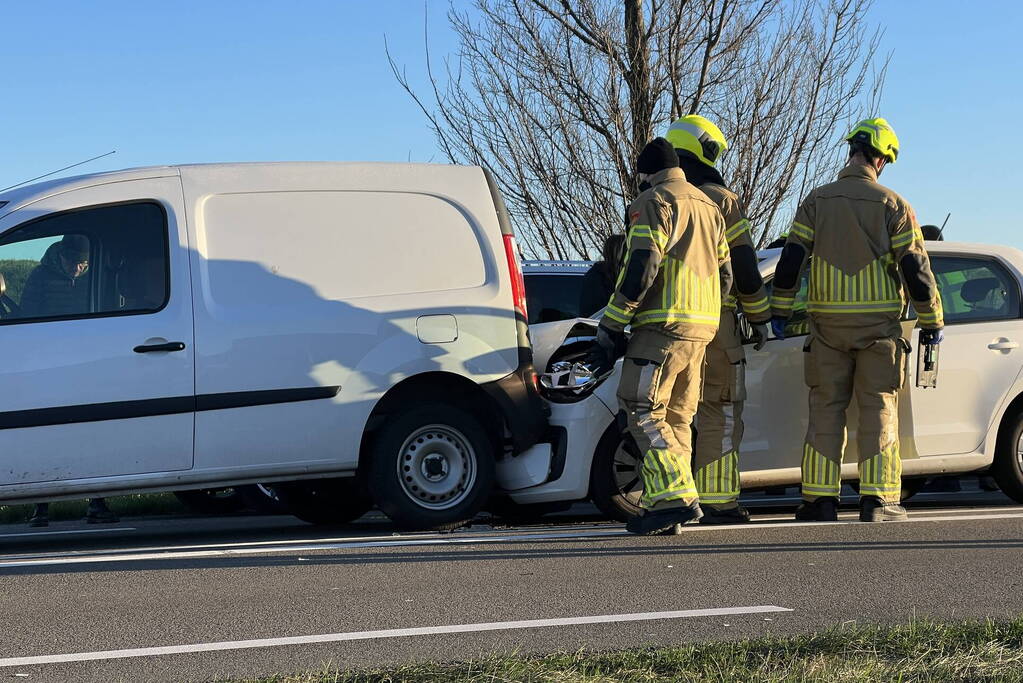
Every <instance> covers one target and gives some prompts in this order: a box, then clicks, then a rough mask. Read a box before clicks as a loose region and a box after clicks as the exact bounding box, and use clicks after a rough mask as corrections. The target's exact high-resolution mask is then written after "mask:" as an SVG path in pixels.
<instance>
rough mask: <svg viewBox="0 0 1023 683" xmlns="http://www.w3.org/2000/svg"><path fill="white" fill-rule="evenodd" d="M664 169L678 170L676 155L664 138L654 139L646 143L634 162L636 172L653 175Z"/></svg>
mask: <svg viewBox="0 0 1023 683" xmlns="http://www.w3.org/2000/svg"><path fill="white" fill-rule="evenodd" d="M666 168H678V154H676V153H675V148H674V147H672V146H671V143H670V142H668V141H667V140H665V139H664V138H654V139H653V140H651V141H650V142H648V143H647V145H646V147H644V148H643V151H642V152H640V153H639V159H637V160H636V170H637V171H639V172H640V173H649V174H654V173H657V172H658V171H663V170H664V169H666Z"/></svg>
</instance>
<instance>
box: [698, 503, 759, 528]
mask: <svg viewBox="0 0 1023 683" xmlns="http://www.w3.org/2000/svg"><path fill="white" fill-rule="evenodd" d="M747 522H749V510H747V509H746V508H744V507H743V506H741V505H737V506H736V507H734V508H729V509H727V510H719V509H718V508H716V507H714V506H713V505H704V506H703V517H702V518H701V519H700V524H745V523H747Z"/></svg>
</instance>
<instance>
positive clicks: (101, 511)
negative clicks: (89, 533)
mask: <svg viewBox="0 0 1023 683" xmlns="http://www.w3.org/2000/svg"><path fill="white" fill-rule="evenodd" d="M85 521H86V523H88V524H116V523H117V522H119V521H121V520H120V519H118V517H117V515H115V514H114V513H113V511H112V510H111V509H110V508H108V507H107V501H105V500H104V499H102V498H93V499H92V500H90V501H89V509H88V511H87V512H86V513H85Z"/></svg>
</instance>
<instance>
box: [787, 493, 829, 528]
mask: <svg viewBox="0 0 1023 683" xmlns="http://www.w3.org/2000/svg"><path fill="white" fill-rule="evenodd" d="M796 519H797V520H799V521H800V522H837V521H838V498H834V497H831V496H825V497H824V498H818V499H817V500H815V501H813V502H809V501H805V500H804V501H803V503H802V504H801V505H800V506H799V507H798V508H797V509H796Z"/></svg>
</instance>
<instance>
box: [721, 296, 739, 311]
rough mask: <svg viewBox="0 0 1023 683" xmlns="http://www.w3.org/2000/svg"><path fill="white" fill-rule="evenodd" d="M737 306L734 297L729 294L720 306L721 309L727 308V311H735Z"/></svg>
mask: <svg viewBox="0 0 1023 683" xmlns="http://www.w3.org/2000/svg"><path fill="white" fill-rule="evenodd" d="M737 305H738V304H737V302H736V300H735V297H734V296H732V295H731V294H729V295H728V298H727V299H725V303H723V304H721V308H727V309H729V310H735V308H736V307H737Z"/></svg>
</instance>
